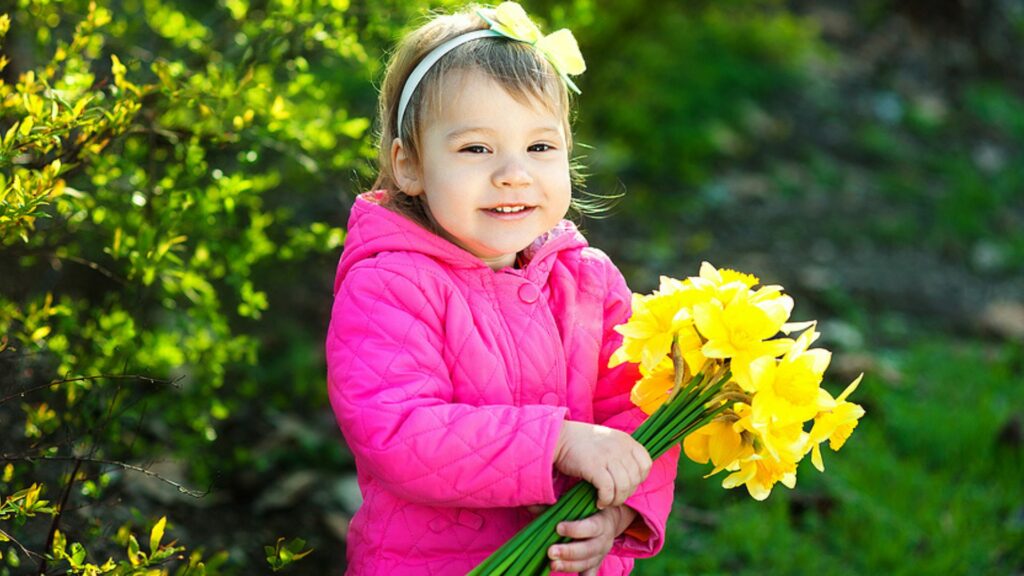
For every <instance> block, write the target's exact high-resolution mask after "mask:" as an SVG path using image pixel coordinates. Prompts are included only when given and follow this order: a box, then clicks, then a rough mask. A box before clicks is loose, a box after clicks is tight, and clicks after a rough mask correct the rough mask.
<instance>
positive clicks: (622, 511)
mask: <svg viewBox="0 0 1024 576" xmlns="http://www.w3.org/2000/svg"><path fill="white" fill-rule="evenodd" d="M634 518H636V511H634V510H633V509H632V508H630V507H628V506H615V507H612V508H606V509H604V510H602V511H600V512H598V513H597V514H594V515H593V516H590V517H588V518H584V519H582V520H577V521H575V522H562V523H560V524H559V525H558V528H557V530H558V534H559V535H561V536H566V537H568V538H572V539H573V541H572V542H566V543H565V544H555V545H554V546H552V547H551V548H549V549H548V557H549V558H551V570H552V571H554V572H570V573H573V574H575V573H580V574H582V575H583V576H597V569H598V567H599V566H601V561H602V560H604V557H605V556H606V555H607V554H608V551H609V550H611V549H612V543H613V542H614V541H615V537H616V536H618V535H619V534H621V533H622V532H623V531H624V530H625V529H626V528H628V527H629V525H630V524H631V523H632V522H633V519H634Z"/></svg>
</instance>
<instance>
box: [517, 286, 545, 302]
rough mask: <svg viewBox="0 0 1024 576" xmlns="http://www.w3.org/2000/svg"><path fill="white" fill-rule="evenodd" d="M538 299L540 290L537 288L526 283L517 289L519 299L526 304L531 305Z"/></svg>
mask: <svg viewBox="0 0 1024 576" xmlns="http://www.w3.org/2000/svg"><path fill="white" fill-rule="evenodd" d="M537 298H540V289H539V288H537V286H535V285H533V284H530V283H526V284H523V285H522V286H520V287H519V299H520V300H522V301H523V302H526V303H527V304H533V303H534V302H536V301H537Z"/></svg>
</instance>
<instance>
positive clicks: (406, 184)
mask: <svg viewBox="0 0 1024 576" xmlns="http://www.w3.org/2000/svg"><path fill="white" fill-rule="evenodd" d="M391 169H392V171H394V173H395V180H396V181H397V182H396V184H398V187H399V189H401V190H402V192H405V194H406V195H408V196H419V195H420V194H422V193H423V177H422V175H421V174H420V167H419V165H417V163H416V162H415V161H413V159H412V158H410V157H409V154H408V153H407V152H406V150H405V146H403V145H402V140H401V139H400V138H395V139H394V140H392V141H391Z"/></svg>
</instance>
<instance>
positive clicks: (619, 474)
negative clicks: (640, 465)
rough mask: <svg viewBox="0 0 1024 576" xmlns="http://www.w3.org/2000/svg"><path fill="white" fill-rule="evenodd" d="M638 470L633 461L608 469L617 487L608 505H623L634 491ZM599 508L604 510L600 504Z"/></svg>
mask: <svg viewBox="0 0 1024 576" xmlns="http://www.w3.org/2000/svg"><path fill="white" fill-rule="evenodd" d="M638 472H639V471H638V470H637V469H636V465H635V464H634V463H632V462H626V463H624V465H623V466H614V467H612V468H609V469H608V474H609V476H611V477H612V479H613V482H614V483H615V489H614V495H613V497H612V501H611V502H610V503H609V504H608V506H607V507H609V508H610V507H614V506H621V505H622V503H623V502H625V501H626V498H628V497H629V495H630V494H632V493H633V488H634V487H635V484H634V482H635V477H636V476H637V474H638ZM598 509H601V510H603V509H604V508H602V507H601V506H598Z"/></svg>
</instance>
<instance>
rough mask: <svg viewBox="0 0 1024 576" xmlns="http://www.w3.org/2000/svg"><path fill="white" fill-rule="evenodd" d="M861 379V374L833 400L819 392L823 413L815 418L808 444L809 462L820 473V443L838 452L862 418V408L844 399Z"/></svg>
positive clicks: (822, 470) (824, 391) (822, 467)
mask: <svg viewBox="0 0 1024 576" xmlns="http://www.w3.org/2000/svg"><path fill="white" fill-rule="evenodd" d="M863 377H864V375H863V374H861V375H860V376H857V378H856V379H855V380H854V381H853V382H851V383H850V385H849V386H847V387H846V390H843V393H842V394H840V395H839V397H838V398H836V399H835V400H833V399H832V397H831V396H830V395H829V393H828V392H827V391H826V390H824V389H822V390H821V392H820V395H821V400H820V405H821V406H822V407H823V408H825V411H823V412H821V413H819V414H818V416H817V417H815V419H814V426H813V427H812V428H811V433H810V437H809V438H808V442H809V443H810V450H811V462H812V463H813V464H814V467H815V468H817V469H818V470H819V471H821V472H824V471H825V463H824V461H823V460H822V458H821V443H822V442H824V441H825V440H828V441H829V447H830V448H832V450H834V451H835V450H839V449H840V448H842V447H843V444H845V443H846V440H847V439H849V438H850V435H851V434H853V429H854V428H856V427H857V424H858V423H859V421H860V418H861V417H862V416H864V408H863V407H862V406H861V405H859V404H854V403H853V402H847V401H846V398H847V397H849V395H850V394H852V393H853V391H854V390H856V389H857V386H858V385H859V384H860V381H861V378H863Z"/></svg>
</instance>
